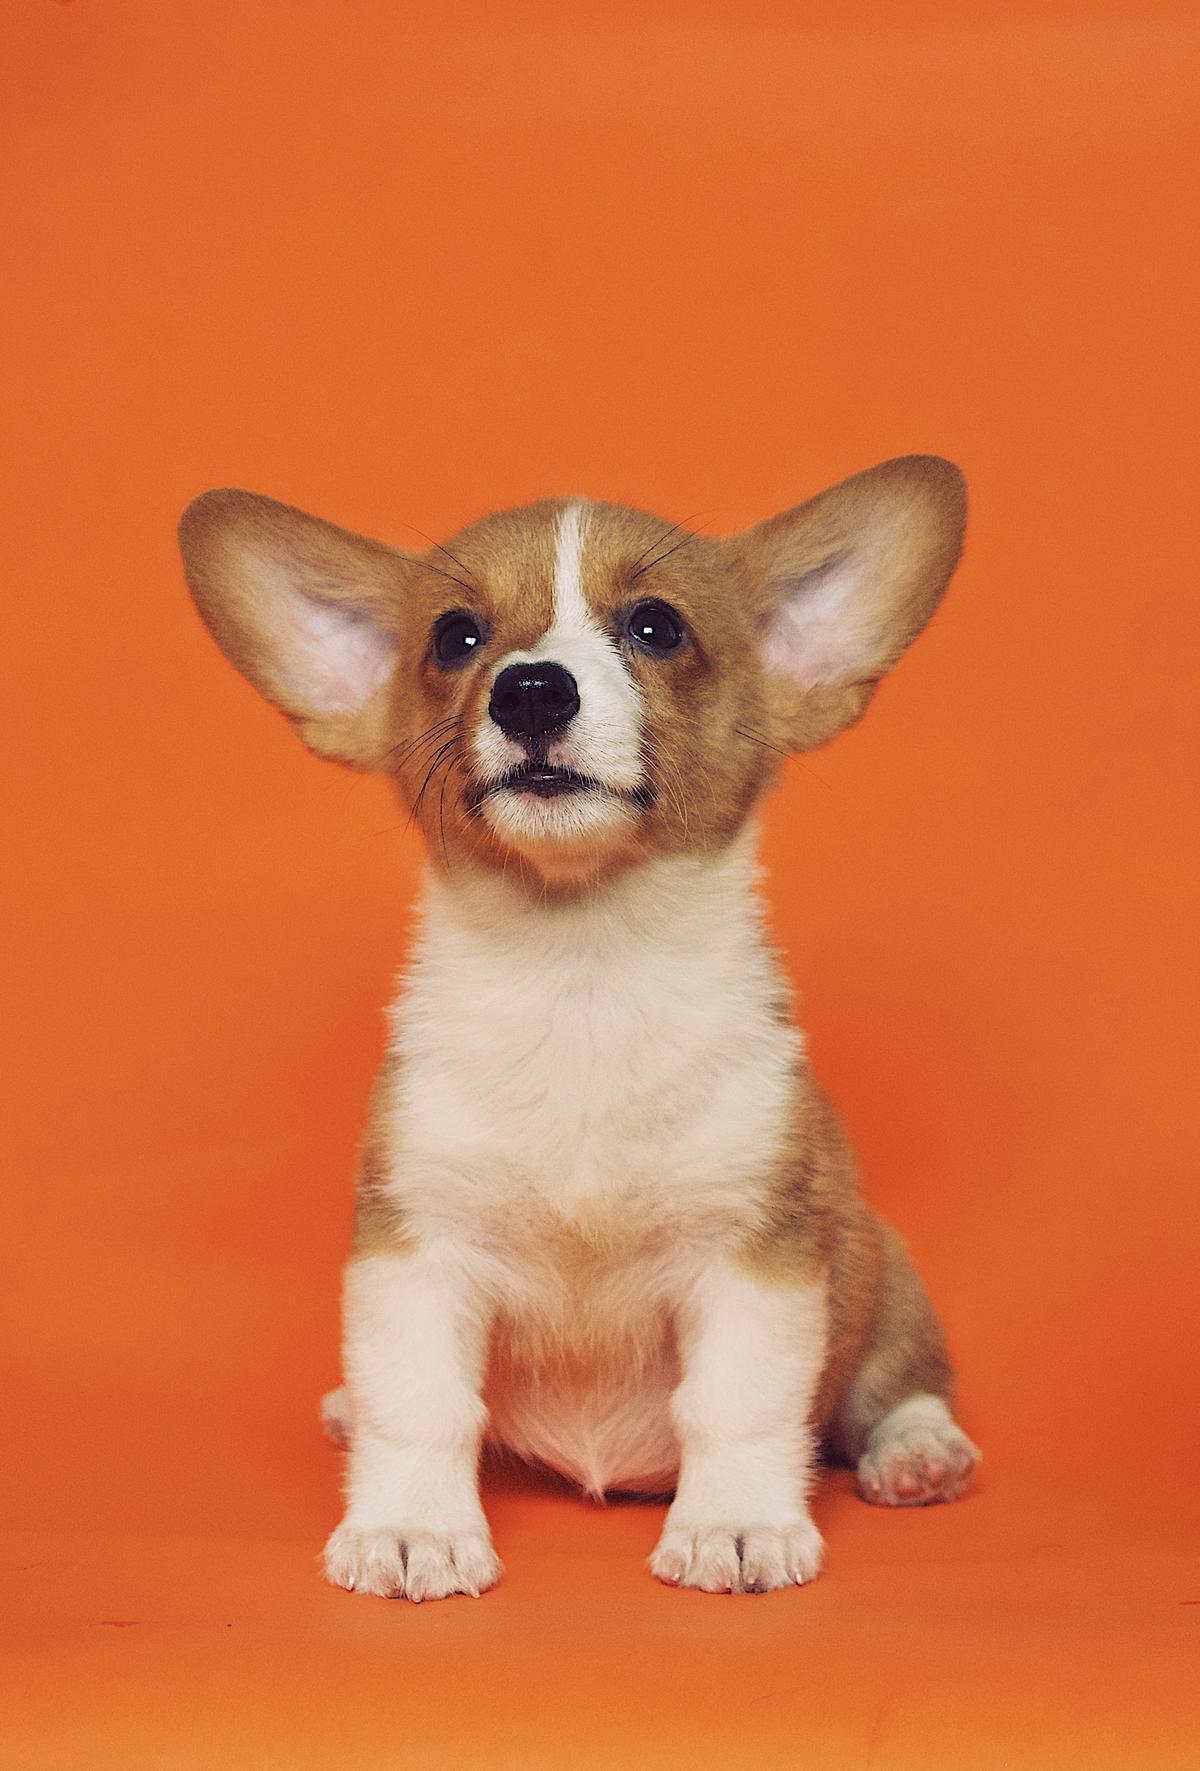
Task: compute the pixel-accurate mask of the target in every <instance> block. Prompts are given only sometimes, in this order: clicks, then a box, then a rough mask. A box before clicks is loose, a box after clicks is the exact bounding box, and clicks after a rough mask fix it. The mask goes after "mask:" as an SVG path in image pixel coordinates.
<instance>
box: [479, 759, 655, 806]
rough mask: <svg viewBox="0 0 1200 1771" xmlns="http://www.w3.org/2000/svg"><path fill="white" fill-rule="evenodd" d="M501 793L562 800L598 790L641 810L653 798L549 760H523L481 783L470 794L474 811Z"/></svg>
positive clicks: (646, 792)
mask: <svg viewBox="0 0 1200 1771" xmlns="http://www.w3.org/2000/svg"><path fill="white" fill-rule="evenodd" d="M498 793H517V794H528V795H531V796H532V797H534V798H535V799H560V798H563V797H565V796H567V795H572V794H582V793H598V794H604V795H605V796H606V797H607V798H609V799H619V800H624V801H625V802H626V803H627V804H629V805H634V806H636V807H637V808H638V810H639V811H645V810H646V808H647V807H648V806H649V805H651V804H652V803H653V799H654V795H653V793H652V792H651V790H650V789H649V788H648V787H634V788H632V789H626V788H619V787H610V786H608V784H607V783H606V782H604V781H597V780H596V778H595V776H594V775H581V774H580V773H579V771H578V769H566V768H560V767H559V766H557V765H556V764H554V763H548V762H528V763H523V764H522V765H521V766H520V768H516V769H509V771H508V773H507V774H504V775H500V776H497V778H496V779H495V780H493V781H484V782H480V783H479V784H478V785H477V786H475V787H473V788H472V789H471V791H470V793H469V794H468V796H467V800H468V804H469V806H470V809H471V811H472V812H477V811H478V810H479V808H480V807H481V806H482V804H483V802H484V800H485V799H491V798H492V797H493V796H494V795H495V794H498Z"/></svg>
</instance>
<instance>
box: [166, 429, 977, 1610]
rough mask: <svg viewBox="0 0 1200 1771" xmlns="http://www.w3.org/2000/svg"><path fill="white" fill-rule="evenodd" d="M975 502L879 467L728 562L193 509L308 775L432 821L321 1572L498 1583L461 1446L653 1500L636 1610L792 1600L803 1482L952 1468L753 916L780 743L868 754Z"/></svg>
mask: <svg viewBox="0 0 1200 1771" xmlns="http://www.w3.org/2000/svg"><path fill="white" fill-rule="evenodd" d="M964 519H965V493H964V485H963V480H962V477H961V475H960V474H959V472H958V471H957V469H956V468H954V467H952V466H951V465H950V464H949V463H948V462H946V461H942V460H940V459H938V458H936V457H933V456H920V455H914V456H909V457H906V458H904V459H902V460H898V461H888V462H885V463H883V464H882V465H881V466H878V467H875V468H872V469H871V470H870V471H869V472H866V473H861V474H858V475H856V476H855V477H854V478H852V479H849V480H846V481H844V482H843V483H842V484H840V485H838V486H835V487H833V488H832V490H830V491H827V492H824V493H822V494H821V495H820V496H819V497H815V498H812V499H810V500H809V501H808V502H807V503H805V504H801V505H799V506H798V507H796V508H795V509H792V510H789V511H786V512H785V513H783V514H782V515H779V516H775V517H772V518H770V519H769V520H768V521H766V522H763V523H760V524H759V525H758V526H757V527H756V528H753V529H750V530H749V531H748V532H747V533H745V534H741V535H737V536H734V537H732V538H729V539H713V538H710V537H706V536H702V535H699V534H695V533H692V532H691V531H689V530H688V529H686V528H684V527H683V526H682V525H679V524H668V523H666V522H663V521H660V520H659V519H657V518H655V517H652V516H648V515H645V514H643V513H642V512H641V511H637V510H631V509H626V508H624V507H623V506H618V505H612V504H601V503H591V502H588V501H587V500H585V499H582V498H577V499H568V500H548V501H546V502H544V503H539V504H533V505H531V506H529V507H528V508H527V509H521V510H509V511H503V512H501V513H499V514H498V515H493V516H489V517H486V518H484V519H483V520H482V521H481V522H477V523H474V524H473V525H472V526H471V527H469V528H467V529H465V530H464V531H463V532H462V533H461V534H458V535H456V536H453V537H452V538H451V539H450V540H449V541H448V542H447V543H446V544H445V545H444V546H435V547H433V548H432V549H431V551H430V552H428V553H425V554H421V555H417V554H413V553H408V552H404V551H401V550H400V549H397V548H394V547H390V546H387V545H385V544H384V543H383V542H380V541H372V540H367V539H364V538H363V537H361V536H359V535H354V534H350V533H349V532H347V531H346V530H344V529H340V528H335V527H334V526H333V525H331V524H329V523H326V522H322V521H320V520H318V519H317V518H316V517H312V516H307V515H305V514H304V513H303V512H302V511H299V510H294V509H291V508H289V507H288V506H286V505H283V504H277V503H275V502H274V501H273V500H271V499H269V498H263V497H258V496H256V495H254V494H252V493H249V492H241V491H214V492H208V493H206V494H205V495H204V496H203V497H201V498H198V499H197V500H196V501H195V502H194V503H193V504H192V505H190V506H189V508H188V510H187V511H186V513H185V515H184V517H183V521H182V525H181V531H180V532H181V544H182V550H183V558H184V563H185V568H186V573H187V579H188V583H189V585H190V587H191V591H192V594H193V596H194V598H195V601H196V603H197V606H198V608H199V610H200V613H201V615H202V617H203V619H204V621H205V622H206V624H207V626H208V627H209V629H210V631H211V632H212V634H213V636H214V637H215V639H216V640H217V643H218V644H219V645H220V646H221V648H222V649H223V650H224V652H225V653H226V654H227V656H228V657H229V658H230V659H231V660H232V662H233V663H234V664H235V665H236V666H237V667H238V669H239V670H241V671H242V672H243V673H244V674H245V675H246V676H247V677H248V678H249V680H250V681H251V682H252V683H253V684H254V685H255V686H256V687H257V688H258V689H259V690H261V692H262V693H263V694H264V695H265V696H266V697H267V699H268V700H269V701H271V702H272V703H273V704H274V705H275V706H276V707H277V708H278V709H280V710H281V711H282V712H283V713H284V714H285V715H286V716H287V718H288V719H289V720H290V721H291V722H292V724H293V725H294V726H295V727H296V729H297V731H298V732H299V734H300V736H301V738H302V739H303V740H304V742H305V743H306V744H307V745H308V746H309V747H310V748H311V749H312V750H314V751H315V752H316V753H317V754H318V755H319V756H323V757H330V758H333V759H334V760H336V761H338V762H341V763H346V764H349V765H351V766H352V767H354V768H358V769H374V770H380V771H382V772H383V773H385V774H387V775H389V776H390V777H391V778H392V780H393V781H394V782H395V785H396V788H397V791H398V793H399V796H400V799H401V801H402V802H403V804H404V805H405V806H407V807H408V808H409V809H410V812H411V815H412V817H413V818H414V819H415V821H416V823H417V824H418V825H419V827H420V829H421V831H422V833H423V835H424V837H425V840H426V843H427V846H428V851H429V866H428V872H427V878H426V881H425V885H424V892H423V898H422V902H421V905H420V912H419V926H418V931H417V934H416V938H415V943H414V946H413V951H412V956H411V960H410V963H409V967H408V972H407V976H406V978H405V980H404V985H403V989H402V991H401V994H400V997H399V1000H398V1001H397V1002H396V1004H395V1005H394V1006H393V1008H392V1010H391V1013H390V1036H389V1039H388V1045H387V1055H386V1058H385V1060H384V1063H383V1068H382V1070H381V1073H380V1075H379V1078H378V1081H377V1083H376V1086H375V1091H374V1095H373V1099H372V1103H371V1108H370V1118H369V1125H368V1130H367V1134H366V1139H365V1144H364V1148H363V1154H362V1163H361V1173H360V1177H359V1182H358V1192H357V1207H356V1212H355V1219H354V1229H353V1238H352V1247H351V1252H350V1258H349V1262H348V1265H347V1267H346V1274H345V1291H344V1322H345V1330H344V1389H342V1390H339V1391H336V1392H335V1393H334V1394H333V1395H332V1396H330V1397H327V1398H326V1401H325V1403H324V1405H323V1412H324V1415H325V1419H326V1423H327V1425H328V1426H329V1428H330V1430H331V1432H332V1433H333V1434H334V1435H335V1436H336V1437H338V1438H339V1439H340V1440H342V1441H343V1442H344V1443H345V1444H346V1446H347V1448H348V1460H347V1475H346V1512H345V1517H344V1519H343V1520H342V1522H341V1524H340V1525H338V1527H337V1529H336V1530H335V1531H334V1533H333V1535H332V1537H331V1538H330V1539H329V1542H328V1545H327V1546H326V1549H325V1570H326V1573H327V1575H328V1578H329V1579H330V1580H331V1581H333V1582H334V1583H336V1584H337V1585H339V1586H343V1587H348V1588H350V1589H352V1590H353V1591H356V1592H360V1593H377V1594H382V1595H387V1596H390V1597H406V1598H409V1599H415V1600H423V1599H439V1598H444V1597H446V1596H447V1595H448V1594H452V1593H471V1594H479V1593H482V1592H483V1591H484V1590H485V1589H486V1588H488V1587H490V1586H492V1585H493V1583H494V1582H495V1581H496V1580H497V1579H498V1578H499V1575H500V1572H501V1568H500V1563H499V1561H498V1560H497V1558H496V1554H495V1552H494V1550H493V1548H492V1542H491V1536H490V1533H489V1530H488V1524H487V1520H486V1518H485V1516H484V1512H483V1508H482V1506H481V1504H480V1494H479V1481H478V1466H479V1460H480V1450H481V1445H482V1443H483V1441H484V1440H485V1438H486V1439H488V1440H490V1441H492V1442H494V1443H495V1444H497V1445H499V1446H503V1447H506V1448H507V1449H508V1450H510V1451H512V1452H515V1453H516V1454H517V1455H518V1456H519V1457H522V1458H527V1459H536V1460H539V1461H541V1462H542V1463H544V1464H547V1465H549V1466H550V1467H551V1468H552V1469H554V1470H556V1471H559V1472H561V1473H562V1474H563V1475H564V1476H567V1477H569V1478H571V1479H572V1480H573V1481H575V1482H577V1483H579V1484H580V1485H581V1486H582V1487H583V1488H584V1489H585V1490H586V1491H587V1492H588V1493H589V1494H591V1495H594V1496H601V1495H603V1494H604V1493H605V1491H606V1490H622V1491H635V1492H638V1491H640V1492H644V1493H648V1494H659V1493H668V1492H669V1493H673V1496H674V1498H673V1500H672V1502H671V1505H670V1509H669V1511H668V1513H667V1516H666V1522H665V1526H664V1529H663V1533H662V1539H661V1541H660V1543H659V1545H658V1547H657V1549H656V1550H655V1552H654V1554H653V1556H652V1557H651V1560H650V1567H651V1569H652V1571H653V1573H654V1574H655V1575H657V1576H658V1578H659V1579H660V1580H663V1581H666V1582H668V1583H670V1584H672V1585H675V1586H686V1587H698V1588H701V1589H703V1590H704V1591H705V1592H736V1593H761V1592H766V1591H768V1590H770V1589H771V1588H776V1587H783V1586H789V1585H793V1584H801V1583H803V1582H806V1581H809V1580H811V1579H812V1578H813V1577H814V1576H815V1575H816V1573H817V1572H818V1570H819V1568H820V1566H821V1557H822V1541H821V1537H820V1535H819V1533H818V1531H817V1528H816V1526H815V1525H814V1523H813V1521H812V1518H811V1516H810V1513H809V1493H810V1488H811V1484H812V1481H813V1472H814V1466H815V1462H816V1458H817V1455H818V1451H819V1449H820V1448H822V1447H824V1448H825V1449H826V1451H827V1452H828V1454H829V1455H831V1456H833V1457H836V1458H838V1459H842V1460H846V1461H848V1462H850V1463H852V1464H855V1465H856V1466H857V1470H858V1480H859V1483H860V1486H861V1489H862V1493H863V1495H864V1496H865V1498H866V1499H867V1500H868V1501H873V1502H876V1503H878V1504H881V1505H887V1506H920V1505H925V1504H927V1503H929V1502H933V1501H942V1500H951V1499H953V1498H954V1497H955V1496H956V1495H958V1494H959V1493H960V1492H961V1491H962V1489H963V1487H964V1486H965V1484H966V1482H967V1480H968V1477H969V1475H970V1472H971V1469H972V1467H973V1465H974V1464H975V1462H976V1460H977V1458H978V1455H979V1454H978V1452H977V1451H976V1449H975V1447H974V1446H973V1445H972V1444H971V1442H970V1440H969V1439H968V1438H967V1437H966V1435H965V1434H964V1433H963V1432H962V1431H961V1430H960V1428H959V1427H958V1426H957V1425H956V1424H955V1421H954V1419H953V1417H952V1415H951V1412H950V1409H951V1383H952V1378H951V1369H950V1364H949V1361H948V1358H947V1353H946V1347H945V1343H944V1340H943V1336H942V1331H941V1328H940V1326H939V1323H938V1320H937V1317H936V1316H935V1314H934V1311H933V1308H932V1306H931V1305H930V1303H929V1300H928V1298H927V1297H926V1294H925V1291H924V1289H923V1287H922V1284H921V1281H920V1279H919V1278H918V1276H917V1273H916V1271H915V1269H914V1267H913V1265H912V1262H911V1260H910V1259H909V1256H908V1254H907V1252H906V1250H905V1248H904V1245H903V1243H902V1242H901V1240H900V1238H899V1237H898V1236H897V1235H896V1233H895V1232H894V1231H893V1230H892V1229H890V1228H889V1227H888V1226H887V1225H886V1224H884V1223H882V1222H881V1221H880V1220H879V1219H878V1218H877V1217H876V1216H875V1215H874V1213H873V1212H872V1211H871V1210H870V1209H869V1208H868V1206H867V1205H865V1204H864V1202H863V1200H862V1199H861V1198H860V1196H859V1193H858V1190H857V1184H856V1180H855V1173H854V1166H853V1161H852V1158H851V1156H850V1153H849V1151H848V1149H847V1147H846V1143H845V1140H844V1138H843V1135H842V1133H841V1131H840V1129H839V1126H838V1122H837V1119H836V1117H835V1115H834V1113H833V1110H832V1108H831V1107H830V1105H829V1103H828V1101H827V1100H826V1099H825V1098H824V1096H823V1095H822V1094H821V1092H820V1090H819V1089H818V1087H817V1085H816V1084H815V1082H814V1081H813V1078H812V1076H811V1074H810V1072H809V1069H808V1065H807V1061H806V1057H805V1049H804V1041H803V1038H802V1036H801V1034H800V1033H799V1032H798V1031H797V1029H796V1028H795V1027H794V1025H793V1024H792V1021H791V1018H790V1014H789V1008H788V991H787V988H786V986H785V983H784V979H783V976H782V973H781V970H780V966H779V963H778V961H777V959H776V956H775V954H774V953H773V952H772V950H771V947H770V944H769V942H768V940H767V938H766V935H765V933H764V927H763V917H762V910H761V906H760V902H759V899H758V896H757V892H756V881H757V869H756V862H755V839H756V834H757V832H756V813H757V809H758V807H759V805H760V802H761V801H762V798H763V795H764V793H765V792H766V791H767V789H768V787H769V786H770V784H771V782H772V780H773V778H774V777H775V775H776V773H777V771H778V767H779V763H780V759H781V758H782V757H783V756H784V755H785V754H786V753H788V752H792V751H803V750H810V749H812V748H813V747H814V746H815V745H819V744H823V743H825V741H826V740H827V739H830V738H832V737H833V736H834V734H835V733H837V732H840V731H841V730H842V729H843V728H844V727H846V726H849V725H850V724H851V723H852V722H853V721H855V720H857V719H858V718H859V717H860V715H861V714H862V713H863V711H864V710H865V708H866V706H867V703H868V702H869V701H870V699H871V696H872V694H873V692H874V690H875V686H876V684H877V683H878V681H879V679H880V678H881V677H882V676H883V674H884V672H885V671H887V670H888V669H889V668H890V667H891V666H892V665H893V664H894V663H895V662H896V660H897V659H898V658H899V657H900V655H901V653H902V652H903V651H904V649H905V648H906V646H908V644H909V643H910V641H911V640H913V639H914V638H915V637H916V635H917V634H918V633H920V631H921V629H922V628H923V627H924V626H925V624H926V622H927V621H928V620H929V618H930V616H931V615H932V613H933V611H934V609H935V608H936V606H937V603H938V601H939V599H940V597H941V595H942V592H943V590H944V589H945V586H946V583H947V581H948V579H949V577H950V575H951V573H952V571H953V569H954V567H955V564H956V563H957V560H958V557H959V553H960V549H961V545H962V536H963V526H964Z"/></svg>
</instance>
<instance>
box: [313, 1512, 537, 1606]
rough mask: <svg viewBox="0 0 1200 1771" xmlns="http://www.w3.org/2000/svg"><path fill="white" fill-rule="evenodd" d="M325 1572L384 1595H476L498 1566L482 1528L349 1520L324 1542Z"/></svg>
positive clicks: (342, 1583) (356, 1588)
mask: <svg viewBox="0 0 1200 1771" xmlns="http://www.w3.org/2000/svg"><path fill="white" fill-rule="evenodd" d="M324 1560H325V1578H326V1580H329V1581H331V1582H332V1583H333V1585H334V1586H336V1587H347V1588H348V1589H349V1590H350V1592H352V1593H377V1594H378V1595H379V1596H380V1598H383V1599H412V1600H414V1601H416V1602H420V1601H421V1600H422V1599H447V1598H449V1597H450V1595H451V1594H452V1593H469V1594H470V1595H471V1597H472V1598H474V1599H477V1598H478V1597H479V1595H480V1593H485V1592H486V1591H487V1589H488V1588H489V1587H492V1586H495V1584H496V1582H497V1581H498V1580H499V1578H500V1575H501V1572H502V1568H501V1563H500V1559H499V1557H498V1556H497V1555H496V1552H495V1550H494V1549H493V1548H492V1545H491V1540H490V1539H489V1537H488V1535H487V1530H486V1528H484V1529H483V1530H476V1531H437V1530H428V1529H416V1528H414V1529H408V1528H405V1527H402V1526H399V1525H396V1526H378V1527H374V1528H367V1527H363V1526H360V1525H352V1524H350V1522H349V1521H348V1520H346V1521H343V1523H342V1524H341V1525H339V1526H338V1528H337V1530H336V1531H335V1532H334V1533H333V1536H332V1537H331V1538H330V1539H329V1542H328V1543H327V1544H326V1545H325V1558H324Z"/></svg>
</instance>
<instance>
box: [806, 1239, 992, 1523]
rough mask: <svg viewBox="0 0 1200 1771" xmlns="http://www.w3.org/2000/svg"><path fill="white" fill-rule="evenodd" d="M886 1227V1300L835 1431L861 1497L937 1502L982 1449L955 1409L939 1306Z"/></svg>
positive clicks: (902, 1503)
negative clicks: (855, 1470) (855, 1474)
mask: <svg viewBox="0 0 1200 1771" xmlns="http://www.w3.org/2000/svg"><path fill="white" fill-rule="evenodd" d="M881 1229H882V1233H883V1272H882V1284H881V1292H880V1299H879V1307H878V1310H877V1312H876V1317H875V1322H874V1326H873V1328H872V1331H871V1334H870V1336H869V1337H868V1341H867V1346H866V1350H865V1352H864V1354H863V1358H862V1360H861V1362H860V1364H859V1367H858V1370H857V1371H856V1372H855V1374H854V1376H853V1378H852V1379H851V1381H850V1383H849V1385H848V1386H847V1389H846V1393H845V1395H844V1396H843V1398H842V1401H841V1403H840V1404H839V1407H838V1409H837V1412H836V1415H835V1417H834V1421H833V1423H832V1433H831V1438H832V1441H833V1445H834V1449H835V1450H837V1451H838V1452H839V1453H840V1454H841V1455H842V1456H843V1457H845V1459H846V1461H847V1462H848V1463H853V1464H855V1465H857V1468H858V1483H859V1488H860V1490H861V1492H862V1495H863V1499H864V1500H868V1501H870V1502H871V1503H872V1504H873V1505H875V1506H888V1507H923V1506H931V1505H932V1504H933V1503H934V1502H936V1501H942V1500H955V1499H957V1497H958V1496H959V1495H960V1494H961V1493H962V1492H963V1489H964V1488H965V1487H966V1486H967V1483H968V1481H969V1480H970V1476H971V1471H972V1470H973V1469H974V1467H975V1465H976V1464H977V1463H978V1461H979V1452H978V1450H977V1449H976V1447H975V1446H974V1445H972V1443H971V1441H970V1440H969V1439H968V1438H967V1435H966V1434H965V1433H964V1432H963V1430H962V1428H961V1427H959V1426H958V1425H957V1424H956V1422H955V1420H954V1417H953V1415H952V1414H951V1412H950V1404H951V1398H952V1393H953V1382H954V1379H953V1373H952V1371H951V1369H950V1360H949V1356H948V1354H947V1352H946V1342H945V1338H944V1336H943V1334H942V1328H941V1324H940V1322H939V1321H938V1319H937V1316H936V1314H935V1313H934V1309H933V1305H932V1304H931V1303H930V1301H929V1298H928V1296H927V1294H926V1291H925V1287H924V1286H923V1285H922V1283H921V1279H920V1276H919V1274H918V1273H917V1270H916V1268H915V1267H914V1266H913V1263H912V1260H911V1257H910V1256H909V1253H908V1250H907V1249H906V1248H905V1246H904V1244H903V1242H901V1240H900V1238H899V1236H897V1234H896V1232H895V1231H894V1230H893V1229H891V1227H890V1226H889V1225H887V1224H884V1225H882V1226H881Z"/></svg>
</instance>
